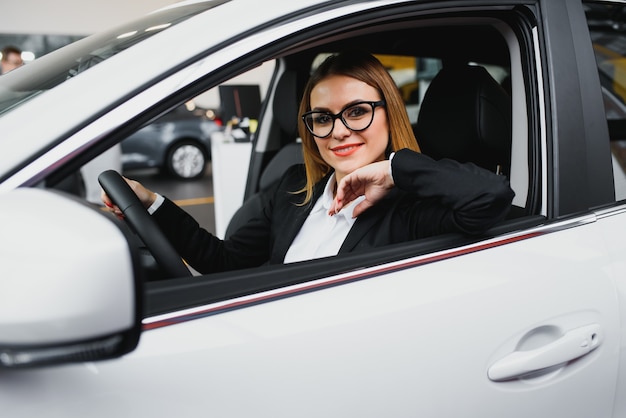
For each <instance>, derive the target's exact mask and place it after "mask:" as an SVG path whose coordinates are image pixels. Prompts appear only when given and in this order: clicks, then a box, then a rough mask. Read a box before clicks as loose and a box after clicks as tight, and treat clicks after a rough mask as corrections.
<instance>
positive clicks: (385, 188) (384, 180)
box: [329, 160, 394, 218]
mask: <svg viewBox="0 0 626 418" xmlns="http://www.w3.org/2000/svg"><path fill="white" fill-rule="evenodd" d="M390 164H391V163H390V161H389V160H385V161H378V162H375V163H372V164H368V165H366V166H363V167H361V168H359V169H356V170H354V171H353V172H352V173H350V174H348V175H347V176H345V177H344V178H343V179H341V181H340V182H339V184H338V185H337V193H336V194H335V200H333V203H332V205H331V206H330V210H329V215H334V214H336V213H338V212H339V211H340V210H341V209H342V208H344V207H345V206H347V205H349V204H350V202H352V201H353V200H355V199H356V198H358V197H359V196H365V200H363V201H362V202H361V203H359V204H358V205H356V206H355V208H354V211H353V213H352V216H353V217H355V218H356V217H357V216H359V215H360V214H362V213H363V212H365V211H366V210H368V209H369V208H371V207H372V206H374V205H375V204H376V202H378V201H379V200H380V199H382V198H383V197H385V196H386V195H387V193H389V191H390V190H391V189H392V188H393V187H394V182H393V178H392V177H391V167H390Z"/></svg>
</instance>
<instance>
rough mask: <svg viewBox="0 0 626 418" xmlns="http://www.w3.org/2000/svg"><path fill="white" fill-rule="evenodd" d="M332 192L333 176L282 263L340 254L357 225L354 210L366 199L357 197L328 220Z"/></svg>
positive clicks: (333, 185) (333, 175)
mask: <svg viewBox="0 0 626 418" xmlns="http://www.w3.org/2000/svg"><path fill="white" fill-rule="evenodd" d="M334 188H335V174H334V173H333V174H332V175H331V176H330V178H329V179H328V182H326V187H325V188H324V192H323V193H322V195H321V196H320V197H319V199H317V202H315V205H314V206H313V209H312V210H311V213H309V216H308V217H307V218H306V220H305V221H304V224H303V225H302V228H300V232H298V235H296V238H295V239H294V241H293V242H292V243H291V246H290V247H289V250H288V251H287V254H286V255H285V263H293V262H296V261H302V260H310V259H313V258H321V257H327V256H331V255H337V253H338V252H339V249H340V248H341V245H342V244H343V242H344V240H345V239H346V237H347V236H348V233H349V232H350V229H351V228H352V225H354V222H355V221H356V219H354V218H353V217H352V212H353V210H354V207H355V206H356V205H357V204H359V203H360V202H361V201H363V199H365V197H364V196H360V197H359V198H357V199H356V200H354V201H353V202H351V203H350V204H349V205H348V206H346V207H344V208H343V209H342V210H341V211H340V212H339V213H337V214H336V215H334V216H330V215H329V214H328V210H329V209H330V205H331V203H332V201H333V189H334Z"/></svg>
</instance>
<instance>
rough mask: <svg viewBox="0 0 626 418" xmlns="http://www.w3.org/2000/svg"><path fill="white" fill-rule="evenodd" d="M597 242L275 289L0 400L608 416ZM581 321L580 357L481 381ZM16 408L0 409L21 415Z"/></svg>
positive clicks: (545, 244) (51, 407) (9, 389)
mask: <svg viewBox="0 0 626 418" xmlns="http://www.w3.org/2000/svg"><path fill="white" fill-rule="evenodd" d="M599 232H601V230H600V225H599V222H590V223H586V224H581V225H580V226H577V227H573V228H570V229H565V230H561V231H558V232H554V233H549V234H545V235H541V236H537V237H535V238H530V239H526V240H522V241H518V242H514V243H511V244H507V245H500V246H496V247H493V248H487V249H484V250H482V251H476V252H473V253H469V254H466V255H462V256H456V257H453V258H448V259H444V260H442V261H438V262H433V263H430V264H426V265H422V266H419V267H414V268H406V269H402V266H401V265H398V266H397V267H399V268H400V269H398V270H395V271H394V272H392V273H388V274H382V275H376V269H375V270H374V271H372V272H371V273H373V274H374V275H375V277H372V278H368V279H364V280H360V281H356V282H352V283H350V284H346V285H340V286H335V287H330V288H326V289H323V290H319V291H311V292H305V293H302V292H300V293H294V295H293V296H289V292H290V291H291V290H290V289H282V290H279V291H275V292H274V294H273V296H280V298H278V299H274V300H272V301H270V302H266V303H256V302H257V299H255V298H258V297H259V295H257V296H254V297H249V298H248V299H245V298H244V299H242V300H240V301H236V302H238V303H240V306H241V307H240V308H237V309H230V310H229V309H226V310H225V311H224V310H223V311H222V313H216V314H212V315H209V316H205V317H202V318H200V319H195V320H190V321H187V322H182V323H178V324H176V325H169V326H163V327H161V328H156V329H153V330H151V331H147V332H145V333H144V335H143V336H142V339H141V342H140V346H139V347H138V349H137V351H136V352H134V353H131V354H130V355H128V356H126V357H124V358H122V359H119V360H114V361H108V362H103V363H97V364H85V365H79V366H71V367H60V368H53V369H45V370H37V371H30V372H26V373H24V372H19V373H22V374H20V375H19V378H20V380H21V382H22V384H23V385H27V386H28V387H30V388H31V390H29V391H23V390H22V391H21V390H15V387H14V386H13V385H14V383H15V382H16V379H15V378H13V377H11V378H8V379H0V384H1V385H2V387H0V394H1V395H0V399H1V398H4V397H5V396H6V397H9V398H10V399H12V401H15V400H19V399H16V398H19V397H20V396H22V397H23V396H24V394H25V393H27V392H28V393H31V394H32V393H36V392H42V393H44V395H43V396H42V397H41V398H40V399H39V400H38V402H39V403H40V406H41V404H42V403H44V404H45V406H46V409H47V410H48V411H50V412H51V413H52V414H53V415H54V413H56V414H62V413H63V411H64V410H65V408H67V405H68V401H69V402H70V404H71V403H72V402H73V403H80V404H82V405H100V406H102V405H103V404H104V403H105V402H103V400H104V399H106V400H107V402H109V403H111V402H112V403H111V404H112V405H124V407H125V410H126V411H129V416H132V414H133V413H142V414H144V415H149V416H166V415H169V414H171V413H173V412H174V410H173V409H172V408H173V407H172V405H176V408H175V409H176V413H177V415H179V416H183V415H185V414H186V413H189V414H191V413H192V412H193V411H196V412H197V411H198V410H202V411H206V413H207V415H215V416H252V415H255V416H259V415H260V416H271V417H293V416H299V417H308V416H310V417H319V416H360V417H380V416H394V417H402V416H407V417H408V416H442V417H443V416H445V417H448V416H467V415H473V416H476V415H480V416H483V417H502V416H507V417H528V416H533V417H554V416H567V417H589V416H594V417H608V416H611V407H612V404H613V397H614V389H615V388H614V384H615V383H614V382H615V381H616V377H617V370H618V354H619V347H620V340H619V335H620V334H619V322H618V306H617V298H616V293H615V286H614V283H613V280H612V277H611V267H612V266H611V263H610V260H609V259H608V258H607V257H606V256H605V255H604V254H605V249H606V246H605V243H604V241H603V238H602V237H601V235H600V234H599ZM484 244H485V243H483V246H482V247H481V248H484V247H485V245H484ZM486 246H487V247H488V246H489V243H487V245H486ZM400 264H402V263H400ZM385 267H390V266H385ZM378 270H380V269H378ZM299 290H300V291H301V290H303V287H301V288H299ZM279 292H282V293H281V294H280V295H279V294H278V293H279ZM270 296H271V295H270ZM230 303H231V304H233V301H230ZM218 308H219V307H218ZM177 314H178V315H182V314H185V312H180V313H177ZM173 316H176V314H175V315H173ZM170 323H176V321H175V320H172V321H170ZM587 325H594V326H597V327H598V328H597V329H599V330H601V332H602V340H601V344H599V346H598V347H597V348H596V349H594V350H591V352H590V353H588V354H587V355H585V356H582V357H580V358H578V359H576V360H573V361H570V362H567V363H565V364H562V365H560V366H559V367H555V368H552V369H550V370H548V371H545V372H542V373H538V374H536V375H534V376H528V377H524V378H519V379H512V380H505V381H492V380H490V379H489V377H488V371H489V368H490V366H492V365H493V364H494V363H495V362H497V361H498V360H500V359H502V358H503V357H505V356H507V355H509V354H510V353H513V352H514V351H516V350H517V351H524V350H538V349H541V348H542V347H545V346H546V345H549V344H551V343H554V342H555V341H557V340H558V339H559V338H561V337H562V336H563V335H564V334H566V333H567V332H568V331H571V330H575V329H578V328H581V327H584V326H587ZM15 377H16V378H17V377H18V375H17V374H16V375H15ZM59 381H62V382H64V383H63V385H54V384H52V383H53V382H59ZM2 382H4V384H2ZM8 382H12V385H11V386H9V385H7V383H8ZM5 400H6V399H5ZM20 401H21V402H11V403H10V404H11V405H13V406H12V407H11V408H10V411H5V412H7V413H9V412H10V413H9V415H11V416H20V415H22V416H23V415H25V414H26V412H27V411H28V410H27V409H26V408H28V407H27V405H28V404H29V403H28V402H26V401H27V399H21V400H20ZM2 404H3V405H8V403H6V402H4V401H3V402H2ZM16 405H17V406H16ZM110 408H111V406H109V407H102V409H98V410H96V411H92V413H91V414H90V415H91V416H99V415H98V414H101V415H102V416H107V415H108V416H110V414H111V409H110ZM140 410H141V411H140Z"/></svg>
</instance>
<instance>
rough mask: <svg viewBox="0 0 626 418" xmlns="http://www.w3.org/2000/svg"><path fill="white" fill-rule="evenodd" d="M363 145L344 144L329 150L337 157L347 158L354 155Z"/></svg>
mask: <svg viewBox="0 0 626 418" xmlns="http://www.w3.org/2000/svg"><path fill="white" fill-rule="evenodd" d="M361 145H363V144H346V145H340V146H338V147H334V148H331V149H330V150H331V151H332V152H333V153H334V154H335V155H336V156H338V157H347V156H348V155H352V154H353V153H355V152H356V151H357V150H358V149H359V148H360V147H361Z"/></svg>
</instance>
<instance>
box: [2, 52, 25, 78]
mask: <svg viewBox="0 0 626 418" xmlns="http://www.w3.org/2000/svg"><path fill="white" fill-rule="evenodd" d="M0 65H2V74H6V73H8V72H9V71H13V70H14V69H16V68H17V67H21V66H22V65H24V60H23V59H22V50H21V49H19V48H18V47H16V46H13V45H8V46H5V47H4V48H2V61H1V62H0Z"/></svg>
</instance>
